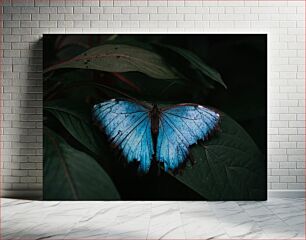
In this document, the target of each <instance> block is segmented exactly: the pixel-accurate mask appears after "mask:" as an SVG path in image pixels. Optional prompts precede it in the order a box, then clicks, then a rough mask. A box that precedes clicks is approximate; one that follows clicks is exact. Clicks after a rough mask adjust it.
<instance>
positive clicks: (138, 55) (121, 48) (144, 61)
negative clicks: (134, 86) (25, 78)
mask: <svg viewBox="0 0 306 240" xmlns="http://www.w3.org/2000/svg"><path fill="white" fill-rule="evenodd" d="M60 68H83V69H96V70H100V71H105V72H131V71H138V72H142V73H144V74H146V75H148V76H150V77H153V78H158V79H174V78H177V76H176V75H175V74H174V73H173V72H172V71H171V70H170V68H169V67H168V66H167V65H166V64H165V63H164V61H163V59H162V58H161V57H160V56H159V55H157V54H156V53H154V52H151V51H148V50H145V49H142V48H139V47H134V46H129V45H124V44H105V45H101V46H99V47H94V48H91V49H89V50H88V51H86V52H84V53H82V54H81V55H79V56H77V57H75V58H72V59H71V60H69V61H65V62H62V63H59V64H57V65H54V66H51V67H49V68H47V69H46V70H45V71H44V72H48V71H51V70H56V69H60Z"/></svg>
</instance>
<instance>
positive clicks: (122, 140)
mask: <svg viewBox="0 0 306 240" xmlns="http://www.w3.org/2000/svg"><path fill="white" fill-rule="evenodd" d="M93 116H94V118H95V120H96V121H97V122H98V124H99V125H101V126H102V127H103V128H104V130H105V133H106V135H107V136H108V137H109V138H110V139H111V142H112V143H113V144H115V146H117V147H118V148H119V149H120V150H122V154H123V155H124V157H125V158H126V159H127V161H128V162H132V161H133V160H136V161H138V162H140V165H139V170H140V171H142V172H148V170H149V168H150V164H151V159H152V155H153V151H154V150H153V140H152V135H151V121H150V117H149V109H147V108H146V107H144V106H142V105H140V104H137V103H134V102H131V101H127V100H116V99H112V100H109V101H106V102H102V103H99V104H96V105H94V107H93Z"/></svg>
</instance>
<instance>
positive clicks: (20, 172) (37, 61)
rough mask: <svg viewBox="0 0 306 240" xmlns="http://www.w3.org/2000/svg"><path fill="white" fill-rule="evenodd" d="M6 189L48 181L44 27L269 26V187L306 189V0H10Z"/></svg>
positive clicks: (4, 47) (5, 5) (6, 13)
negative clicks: (45, 174)
mask: <svg viewBox="0 0 306 240" xmlns="http://www.w3.org/2000/svg"><path fill="white" fill-rule="evenodd" d="M1 10H2V11H3V15H2V19H3V29H2V30H3V31H2V32H3V43H2V44H1V53H2V54H3V59H2V63H3V65H2V86H3V87H2V104H3V108H2V111H1V112H2V113H1V119H2V129H1V130H2V158H1V169H2V189H3V190H4V191H3V194H4V195H5V196H8V195H15V194H16V192H17V190H23V191H24V190H27V191H32V190H38V192H39V193H40V190H41V188H42V78H41V69H42V64H41V62H42V44H41V41H38V40H39V39H40V38H41V37H42V34H43V33H82V32H84V33H99V32H100V33H105V32H107V33H111V32H130V31H133V32H140V33H141V32H186V31H188V32H200V33H205V32H218V33H220V32H227V33H228V32H248V33H249V32H261V33H262V32H267V33H268V34H269V55H270V56H269V83H268V88H269V123H268V126H269V136H268V139H269V144H268V145H269V158H268V159H269V160H268V188H269V189H272V190H273V189H274V190H277V189H280V190H304V188H305V178H304V168H305V114H304V113H305V112H304V111H305V79H304V77H305V72H304V71H305V21H304V19H305V18H304V17H305V6H304V1H292V0H289V1H266V0H265V1H262V0H261V1H249V0H248V1H196V0H191V1H183V0H178V1H174V0H169V1H166V0H164V1H156V0H123V1H119V0H100V1H99V0H84V1H81V0H75V1H73V0H67V1H56V0H35V1H34V0H3V1H2V9H1Z"/></svg>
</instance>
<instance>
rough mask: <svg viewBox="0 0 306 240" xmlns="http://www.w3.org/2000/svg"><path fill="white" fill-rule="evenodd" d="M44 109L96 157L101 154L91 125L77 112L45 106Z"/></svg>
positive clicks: (59, 107)
mask: <svg viewBox="0 0 306 240" xmlns="http://www.w3.org/2000/svg"><path fill="white" fill-rule="evenodd" d="M44 109H45V110H47V111H49V112H50V113H52V114H53V115H54V116H55V117H56V118H57V119H58V120H59V121H60V123H61V124H62V125H63V126H64V127H65V129H66V130H67V131H68V132H69V133H70V134H71V135H72V136H73V137H74V138H75V139H76V140H78V141H79V142H80V143H82V144H83V145H84V146H86V147H87V148H88V149H89V150H90V151H92V152H93V153H95V154H96V155H99V154H100V153H101V147H100V146H99V145H98V144H97V143H98V140H97V137H96V136H95V134H94V129H93V127H92V124H90V123H89V122H88V121H86V120H85V119H84V118H83V117H82V116H80V115H79V114H77V112H74V111H71V110H69V109H66V108H65V107H61V106H45V108H44Z"/></svg>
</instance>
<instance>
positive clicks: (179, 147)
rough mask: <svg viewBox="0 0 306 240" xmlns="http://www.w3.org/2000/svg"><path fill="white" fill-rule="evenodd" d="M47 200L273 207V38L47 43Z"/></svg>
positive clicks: (80, 37) (101, 37)
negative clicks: (269, 123)
mask: <svg viewBox="0 0 306 240" xmlns="http://www.w3.org/2000/svg"><path fill="white" fill-rule="evenodd" d="M43 62H44V70H43V78H44V79H43V81H44V90H43V91H44V92H43V97H44V105H43V112H44V113H43V114H44V115H43V116H44V145H43V146H44V152H43V154H44V164H43V196H44V199H46V200H213V201H216V200H222V201H224V200H266V198H267V35H266V34H73V35H72V34H45V35H44V37H43Z"/></svg>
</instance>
